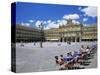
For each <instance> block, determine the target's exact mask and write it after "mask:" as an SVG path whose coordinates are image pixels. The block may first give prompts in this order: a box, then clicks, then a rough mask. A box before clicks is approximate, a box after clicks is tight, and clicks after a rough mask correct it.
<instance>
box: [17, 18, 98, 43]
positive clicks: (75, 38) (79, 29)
mask: <svg viewBox="0 0 100 75" xmlns="http://www.w3.org/2000/svg"><path fill="white" fill-rule="evenodd" d="M38 41H57V42H69V41H70V42H81V41H97V25H88V26H84V25H82V24H74V23H72V20H71V19H69V20H67V24H66V25H60V26H59V28H50V29H47V30H40V29H38V28H33V27H26V26H22V25H16V42H38Z"/></svg>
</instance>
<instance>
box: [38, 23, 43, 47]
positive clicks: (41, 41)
mask: <svg viewBox="0 0 100 75" xmlns="http://www.w3.org/2000/svg"><path fill="white" fill-rule="evenodd" d="M39 29H40V35H41V36H40V47H41V48H43V23H41V24H40V25H39Z"/></svg>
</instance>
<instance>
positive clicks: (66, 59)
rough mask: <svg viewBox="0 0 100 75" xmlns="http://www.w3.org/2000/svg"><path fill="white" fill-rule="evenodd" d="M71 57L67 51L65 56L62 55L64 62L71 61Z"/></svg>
mask: <svg viewBox="0 0 100 75" xmlns="http://www.w3.org/2000/svg"><path fill="white" fill-rule="evenodd" d="M72 59H73V56H72V55H71V53H67V56H65V57H64V62H68V61H71V60H72Z"/></svg>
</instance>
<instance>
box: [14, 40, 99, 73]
mask: <svg viewBox="0 0 100 75" xmlns="http://www.w3.org/2000/svg"><path fill="white" fill-rule="evenodd" d="M96 43H97V42H80V43H71V45H69V44H67V43H61V46H58V44H59V42H58V43H57V42H53V43H52V42H45V43H43V48H40V43H36V44H35V45H34V43H24V47H22V46H20V43H17V44H16V70H17V72H40V71H55V70H58V69H59V65H57V64H55V61H54V56H56V55H60V54H63V55H66V54H67V53H68V52H70V51H71V52H73V51H77V50H79V49H80V47H81V45H82V44H83V45H84V46H87V45H89V46H92V45H94V44H96ZM91 61H92V62H91V64H90V65H89V66H87V67H86V68H95V67H96V66H97V57H96V55H95V57H94V59H91Z"/></svg>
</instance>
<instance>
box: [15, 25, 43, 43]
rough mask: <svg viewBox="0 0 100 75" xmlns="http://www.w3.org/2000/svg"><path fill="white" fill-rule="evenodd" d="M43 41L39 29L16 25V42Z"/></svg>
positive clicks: (41, 32)
mask: <svg viewBox="0 0 100 75" xmlns="http://www.w3.org/2000/svg"><path fill="white" fill-rule="evenodd" d="M37 41H44V32H43V31H41V30H40V29H36V28H32V27H26V26H21V25H16V42H37Z"/></svg>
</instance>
